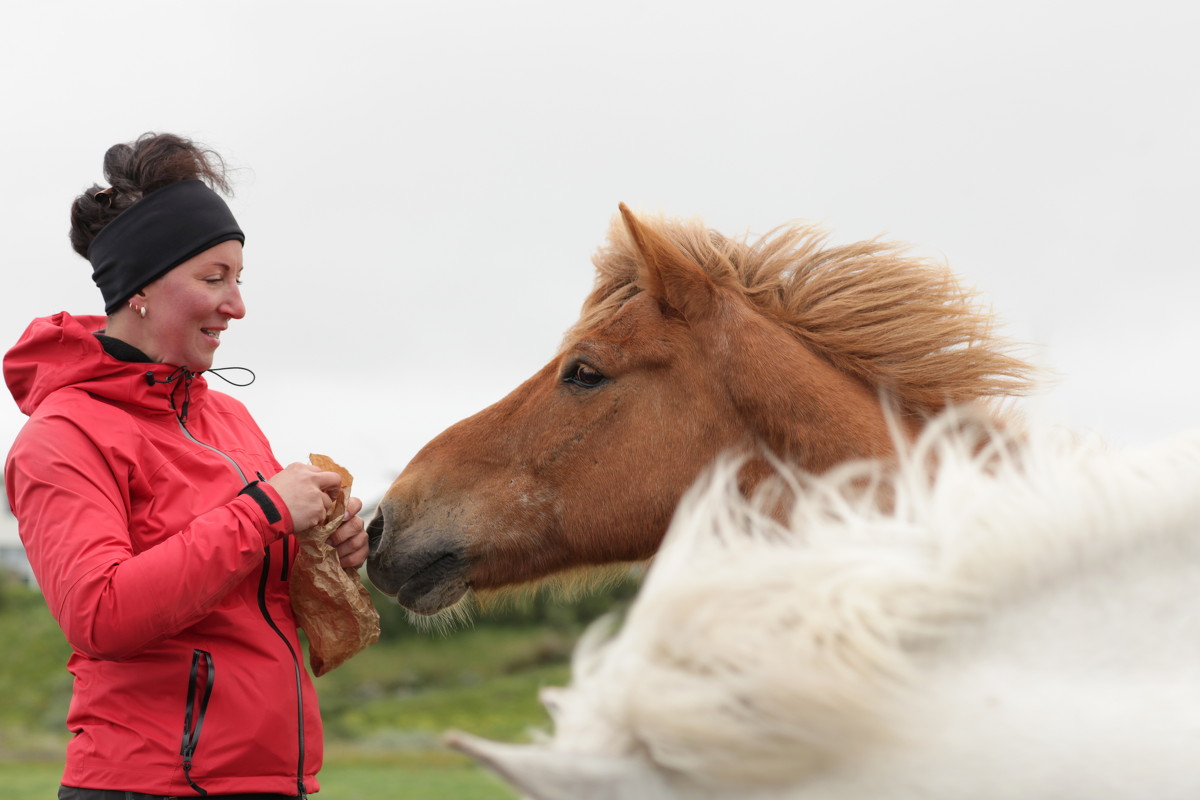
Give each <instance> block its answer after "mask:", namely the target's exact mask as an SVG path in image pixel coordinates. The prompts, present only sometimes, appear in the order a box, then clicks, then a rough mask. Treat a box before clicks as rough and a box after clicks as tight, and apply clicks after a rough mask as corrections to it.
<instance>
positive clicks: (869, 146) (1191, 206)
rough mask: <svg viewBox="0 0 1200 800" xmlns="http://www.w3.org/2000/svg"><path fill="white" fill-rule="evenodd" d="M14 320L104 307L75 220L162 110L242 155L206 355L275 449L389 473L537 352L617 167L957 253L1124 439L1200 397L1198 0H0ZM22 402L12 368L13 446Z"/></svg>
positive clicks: (685, 201) (1090, 410)
mask: <svg viewBox="0 0 1200 800" xmlns="http://www.w3.org/2000/svg"><path fill="white" fill-rule="evenodd" d="M0 20H2V24H0V87H2V93H3V94H2V97H3V101H2V104H0V108H3V113H4V120H5V123H4V125H3V126H2V128H0V142H2V143H3V151H4V153H5V156H6V165H5V170H4V181H3V184H4V187H5V188H4V189H3V190H0V204H2V207H3V212H4V213H3V216H2V217H0V218H2V219H3V226H4V227H3V232H4V237H3V238H4V242H5V243H6V246H7V250H8V252H7V266H6V270H7V275H8V278H9V279H8V286H9V291H8V292H7V293H6V297H7V298H8V308H7V310H6V311H5V313H4V315H3V319H2V321H0V343H2V344H3V347H4V348H5V349H7V348H8V347H9V346H11V344H12V343H13V342H14V341H15V340H16V339H17V337H18V336H19V335H20V333H21V331H22V330H24V328H25V326H26V325H27V324H28V322H29V320H30V319H31V318H33V317H34V316H41V315H46V314H50V313H54V312H56V311H59V310H63V309H66V310H68V311H71V312H72V313H99V312H100V309H101V303H100V300H99V292H98V291H97V290H96V289H95V287H94V286H93V285H92V284H91V281H90V269H89V267H88V265H87V264H86V263H85V262H84V261H83V260H82V259H80V258H79V257H78V256H76V255H75V254H74V253H73V252H72V251H71V250H70V247H69V244H68V243H67V239H66V231H67V226H68V221H67V211H68V206H69V203H70V201H71V199H72V198H73V197H74V195H75V194H76V193H77V192H79V191H80V190H81V189H83V188H84V187H85V186H87V185H88V184H89V183H90V182H91V181H93V180H99V179H100V178H101V173H100V164H101V156H102V154H103V152H104V150H105V149H106V148H107V147H108V146H109V145H111V144H113V143H115V142H118V141H127V140H130V139H132V138H134V137H136V136H137V135H138V134H140V133H142V132H144V131H147V130H157V131H161V130H165V131H172V132H177V133H181V134H184V135H187V136H191V137H193V138H195V139H198V140H200V141H202V142H205V143H207V144H209V145H211V146H213V147H215V148H216V149H217V150H219V151H220V152H221V153H223V154H224V155H225V156H226V157H227V158H228V160H229V162H230V164H231V165H232V166H234V167H235V168H237V172H236V173H235V182H236V184H235V185H236V192H237V194H236V197H235V198H234V200H233V201H232V203H231V205H232V207H233V209H234V213H235V214H236V215H237V216H238V219H239V221H240V222H241V223H242V227H243V228H244V229H245V230H246V232H247V242H246V265H247V269H246V275H245V279H246V285H245V287H244V288H245V295H246V299H247V303H248V306H249V314H248V316H247V318H246V319H245V320H243V321H241V322H235V323H234V324H233V326H232V327H231V328H230V330H229V332H228V333H227V334H226V336H225V338H224V340H223V343H222V346H221V350H220V352H219V353H218V357H217V365H218V366H227V365H240V366H247V367H250V368H252V369H253V370H254V371H255V372H256V373H257V374H258V380H257V382H256V383H255V384H254V385H253V386H251V387H248V388H245V389H229V391H230V392H231V393H232V394H235V395H236V396H237V397H239V398H240V399H242V400H243V401H244V402H246V403H247V404H248V405H249V406H250V408H251V410H252V411H253V412H254V414H255V416H256V417H257V419H258V420H259V422H260V424H261V425H262V426H263V428H264V429H265V430H266V432H267V434H268V435H269V436H270V437H271V439H272V441H273V443H274V445H275V449H276V451H277V455H278V456H279V457H280V459H281V460H283V461H284V462H285V463H286V462H287V461H291V460H301V459H303V458H304V457H305V456H306V454H307V453H308V452H310V451H316V452H324V453H327V454H328V455H330V456H332V457H334V458H335V459H337V460H339V461H340V462H342V463H343V464H345V465H346V466H347V468H349V469H350V470H351V471H352V472H353V473H354V474H355V476H356V478H357V483H356V489H357V493H358V494H360V495H362V496H363V497H364V498H365V499H367V500H368V502H370V501H371V500H373V499H374V498H375V497H377V496H378V494H379V493H381V492H382V491H383V490H384V489H385V488H386V486H387V484H388V483H389V482H390V479H391V478H392V477H394V475H395V474H396V473H398V472H399V470H400V469H401V468H402V467H403V466H404V464H405V463H406V462H407V461H408V459H409V458H411V456H412V455H413V454H414V453H415V452H416V450H417V449H418V448H419V446H420V445H421V444H423V443H424V442H425V441H427V440H428V439H429V438H431V437H432V436H433V435H434V434H436V433H437V432H438V431H440V430H442V429H443V428H444V427H446V426H447V425H448V424H450V423H452V422H454V421H455V420H457V419H459V418H461V417H463V416H465V415H467V414H469V413H471V412H473V411H475V410H477V409H479V408H481V407H483V406H484V405H486V404H488V403H490V402H492V401H494V400H496V399H499V397H501V396H502V395H503V394H505V393H506V392H507V391H508V390H509V389H511V388H512V387H514V386H516V385H517V384H518V383H519V382H520V381H521V380H523V379H524V378H525V377H526V376H528V375H529V374H530V373H532V372H533V371H534V370H535V369H537V368H538V367H540V366H541V365H542V364H543V363H544V362H545V361H546V360H547V359H548V358H549V357H550V356H551V355H552V354H553V352H554V349H555V347H556V345H557V344H558V341H559V338H560V336H561V334H562V332H563V330H564V329H565V328H566V327H567V326H568V325H569V324H570V323H571V322H572V321H573V320H574V319H575V317H576V314H577V311H578V309H579V305H580V303H581V301H582V300H583V297H584V294H585V293H586V291H587V290H588V288H589V286H590V283H591V278H592V275H591V265H590V261H589V259H590V256H591V253H592V251H593V250H594V249H595V248H596V247H597V246H598V245H599V244H600V243H601V241H602V240H603V238H604V234H605V231H606V229H607V226H608V223H609V219H610V217H611V216H612V215H613V214H614V213H615V211H616V208H617V204H618V202H622V201H623V202H626V203H628V204H629V205H630V206H631V207H633V208H634V209H642V210H648V211H662V212H666V213H669V214H672V215H678V216H698V217H701V218H703V219H704V220H705V221H706V222H708V223H709V224H710V225H711V226H712V227H714V228H717V229H719V230H722V231H723V232H725V233H730V234H736V233H741V232H744V231H751V232H759V233H761V232H765V231H766V230H768V229H770V228H772V227H774V226H776V225H778V224H780V223H783V222H786V221H789V220H793V219H808V220H816V221H821V222H823V223H825V224H826V225H827V226H828V227H829V228H830V230H831V231H832V234H833V239H834V241H848V240H854V239H859V238H864V237H869V236H874V235H877V234H878V235H884V236H887V237H889V238H895V239H900V240H904V241H908V242H911V243H913V245H914V246H916V248H917V249H918V251H920V252H925V253H928V254H932V255H935V256H939V257H944V258H945V259H946V260H948V261H949V263H950V264H951V265H952V266H953V267H954V268H955V270H956V271H957V272H958V273H959V275H960V276H962V278H963V280H964V281H965V282H966V283H967V284H968V285H971V286H974V287H975V288H977V289H978V290H979V291H980V292H981V293H982V296H983V298H984V299H985V300H986V301H987V302H989V303H991V304H992V305H993V307H994V308H995V310H996V311H997V313H998V314H999V315H1000V316H1001V318H1002V320H1003V322H1004V328H1003V329H1004V330H1005V332H1006V333H1007V334H1009V335H1010V336H1011V337H1013V338H1015V339H1019V340H1023V341H1026V342H1029V343H1030V344H1031V348H1030V349H1029V350H1028V351H1027V353H1028V354H1029V355H1030V356H1031V357H1032V358H1033V359H1034V360H1035V361H1037V362H1038V363H1039V364H1041V365H1043V366H1045V367H1048V368H1050V369H1052V370H1054V372H1056V373H1057V376H1058V382H1057V384H1056V385H1055V386H1053V387H1051V388H1048V389H1047V390H1046V391H1045V392H1043V393H1042V395H1041V396H1040V397H1039V399H1037V400H1035V401H1032V402H1031V403H1029V404H1028V405H1029V406H1030V407H1031V408H1035V409H1037V410H1038V412H1039V413H1045V414H1049V415H1052V416H1053V417H1054V418H1056V419H1060V420H1061V421H1062V422H1063V423H1064V424H1067V425H1070V426H1072V427H1076V428H1079V429H1080V430H1084V431H1096V432H1098V433H1100V434H1101V435H1103V436H1105V437H1106V438H1109V439H1111V440H1113V441H1114V442H1117V443H1140V442H1143V441H1149V440H1152V439H1155V438H1158V437H1160V436H1164V435H1166V434H1169V433H1171V432H1173V431H1176V430H1180V429H1182V428H1185V427H1189V426H1192V425H1193V424H1194V420H1195V410H1196V408H1197V405H1198V402H1197V401H1198V400H1200V381H1198V380H1197V378H1196V377H1195V366H1194V364H1195V361H1196V355H1195V349H1196V345H1197V344H1198V343H1200V314H1198V313H1197V311H1196V303H1197V297H1198V295H1200V292H1198V290H1200V269H1198V267H1200V256H1197V254H1196V245H1195V242H1194V233H1195V231H1196V228H1197V223H1196V220H1197V219H1200V195H1198V194H1197V187H1198V186H1200V148H1198V146H1197V145H1198V143H1200V48H1197V47H1196V46H1195V34H1196V31H1197V30H1198V29H1200V25H1198V23H1200V6H1197V5H1196V4H1194V3H1185V2H1177V3H1164V2H1153V0H1151V2H1137V3H1108V2H1089V3H1082V2H1077V3H1064V2H1054V1H1053V0H1051V1H1049V2H1048V1H1047V0H1038V1H1037V2H1027V1H1026V0H1017V1H1016V2H1007V3H1003V4H998V3H987V4H983V3H971V2H927V1H925V0H918V1H917V2H903V3H897V2H882V1H881V2H845V3H806V2H796V1H792V2H777V3H763V2H753V1H752V0H751V1H750V2H746V1H745V0H742V1H740V2H736V3H734V2H726V3H705V2H697V1H696V0H690V1H689V2H683V1H680V2H653V0H635V1H634V2H629V1H627V0H615V1H614V2H604V3H587V4H584V3H567V2H561V1H560V2H509V3H505V2H437V3H433V2H427V3H419V4H418V3H403V2H354V0H343V2H338V3H324V2H323V3H316V2H297V1H296V0H289V1H288V2H278V1H276V0H266V1H264V0H256V1H255V2H243V1H242V0H239V1H238V2H232V1H231V0H216V1H215V2H206V3H203V4H186V5H185V4H181V3H176V2H160V1H158V0H155V1H154V2H147V1H145V0H140V1H139V2H120V3H96V2H78V1H77V0H56V1H54V2H39V3H32V2H25V3H21V4H19V5H18V4H9V6H6V9H5V10H4V11H3V12H0ZM22 420H23V417H22V416H21V415H20V413H19V412H18V411H17V410H16V408H15V406H14V405H13V404H12V403H11V400H10V401H7V405H5V404H4V403H0V449H2V448H6V447H7V445H8V443H9V442H10V441H11V439H12V437H13V436H14V435H15V434H16V432H17V430H18V429H19V427H20V425H21V423H22Z"/></svg>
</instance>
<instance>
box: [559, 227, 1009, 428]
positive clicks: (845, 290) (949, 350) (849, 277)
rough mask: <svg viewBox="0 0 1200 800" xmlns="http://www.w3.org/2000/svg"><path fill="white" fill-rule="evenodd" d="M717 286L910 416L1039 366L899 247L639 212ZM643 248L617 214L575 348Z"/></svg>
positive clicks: (943, 277) (820, 232)
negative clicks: (728, 230)
mask: <svg viewBox="0 0 1200 800" xmlns="http://www.w3.org/2000/svg"><path fill="white" fill-rule="evenodd" d="M639 220H640V221H641V223H642V224H643V225H645V226H647V227H650V228H653V229H654V230H655V231H657V232H658V233H659V234H661V235H662V236H664V237H666V238H667V240H668V241H670V242H671V243H672V244H673V245H674V246H675V247H677V248H678V249H679V250H680V251H682V252H683V253H684V254H685V255H686V256H687V257H688V258H689V259H690V260H691V261H692V262H694V263H695V264H697V265H699V266H700V267H701V268H702V269H703V270H704V272H705V273H706V274H707V275H708V276H709V277H711V278H712V279H713V280H714V281H715V282H717V283H718V284H720V285H723V286H726V287H731V288H734V289H736V290H737V291H739V292H740V293H741V294H742V295H743V296H744V297H745V298H746V299H747V300H748V301H749V302H750V303H751V304H753V306H754V307H755V308H757V309H758V310H759V311H760V312H761V313H763V314H764V315H766V316H768V317H769V318H771V319H773V320H774V321H776V322H777V323H778V324H780V325H781V326H783V327H784V328H786V329H788V330H790V331H791V332H792V333H793V334H794V335H795V336H796V337H797V338H798V339H800V340H801V341H803V342H804V343H805V344H806V345H808V346H809V347H810V348H812V349H813V350H815V351H816V352H818V353H820V354H822V355H823V356H824V357H825V358H827V359H828V360H829V361H830V362H831V363H833V364H834V366H836V367H838V368H839V369H841V370H843V371H845V372H847V373H849V374H852V375H855V376H857V377H858V378H860V379H862V380H864V381H866V382H867V383H868V384H870V385H872V386H875V387H878V388H879V389H881V390H885V391H887V392H888V393H889V394H890V395H891V396H892V397H893V398H894V399H895V401H896V402H897V404H898V406H899V407H900V409H901V410H902V411H903V412H905V413H923V414H928V413H931V412H936V411H939V410H941V409H942V408H943V407H945V406H946V405H953V404H960V403H965V402H969V401H972V400H978V399H984V398H991V397H998V396H1006V395H1015V394H1021V393H1023V392H1025V391H1027V390H1028V389H1029V387H1030V384H1031V374H1032V368H1031V366H1030V365H1029V364H1027V363H1026V362H1025V361H1023V360H1021V359H1020V358H1018V357H1016V356H1015V355H1013V354H1012V351H1013V349H1014V348H1013V345H1012V344H1011V343H1010V342H1007V341H1006V340H1004V339H1003V338H1002V337H1000V336H998V335H997V333H996V330H995V327H996V325H995V318H994V316H993V314H992V313H991V311H990V310H989V309H987V308H985V307H984V306H982V305H981V304H980V303H979V302H978V301H977V297H976V295H975V293H974V292H972V291H969V290H968V289H966V288H964V287H963V286H962V284H961V283H960V282H959V281H958V280H957V279H956V277H955V276H954V274H953V273H952V272H951V271H950V269H949V268H948V267H947V266H946V265H945V264H942V263H938V262H936V261H933V260H931V259H928V258H924V257H920V256H915V255H912V254H910V253H909V252H908V249H907V248H906V247H905V246H904V245H902V244H898V243H893V242H884V241H881V240H879V239H871V240H866V241H861V242H856V243H853V244H848V245H840V246H830V245H829V244H828V239H829V234H828V232H827V231H826V230H825V229H824V228H822V227H820V226H818V225H812V224H803V223H795V224H790V225H783V226H780V227H778V228H775V229H774V230H771V231H769V232H768V233H767V234H765V235H763V236H761V237H759V238H757V239H752V238H751V237H750V236H749V234H747V235H744V236H742V237H741V238H732V237H728V236H725V235H722V234H720V233H718V232H716V231H713V230H711V229H709V228H707V227H705V225H704V224H703V223H702V222H701V221H699V220H696V219H689V220H680V219H675V218H669V217H665V216H645V217H643V216H639ZM639 260H640V255H639V252H638V249H637V246H636V243H635V242H634V240H633V237H632V236H631V235H630V234H629V232H628V230H627V228H626V226H625V225H624V224H623V223H622V221H621V219H620V218H619V217H618V218H615V219H614V221H613V224H612V226H611V229H610V231H609V236H608V241H607V242H606V244H605V245H603V246H602V247H601V248H600V249H599V250H598V251H597V252H596V254H595V256H594V257H593V263H594V265H595V268H596V277H595V283H594V286H593V290H592V292H591V293H590V294H589V296H588V297H587V299H586V300H585V301H584V304H583V309H582V312H581V315H580V319H579V320H578V322H576V323H575V325H573V326H572V328H571V329H570V330H569V331H568V332H567V334H566V337H565V339H564V347H566V346H569V345H570V344H572V343H573V342H575V341H577V340H578V339H579V338H580V337H582V336H583V335H585V334H586V333H587V332H588V331H590V330H593V329H594V328H596V327H597V326H598V325H600V324H601V323H602V322H603V321H604V320H606V319H608V318H610V317H611V316H612V315H613V314H615V313H616V311H617V310H618V309H620V308H621V307H622V306H623V305H624V304H625V303H626V302H627V301H628V300H629V299H631V298H632V297H633V296H634V295H636V294H637V293H639V292H640V291H641V287H640V286H638V283H637V278H638V265H639Z"/></svg>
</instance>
